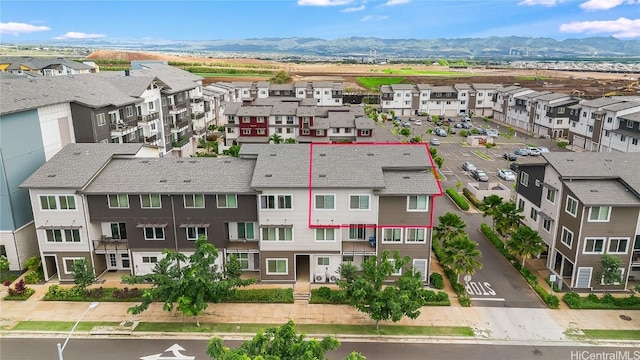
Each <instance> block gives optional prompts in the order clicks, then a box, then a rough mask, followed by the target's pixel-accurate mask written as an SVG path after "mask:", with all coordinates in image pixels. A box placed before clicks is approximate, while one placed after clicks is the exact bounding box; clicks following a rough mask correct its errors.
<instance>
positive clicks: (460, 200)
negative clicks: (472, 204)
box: [445, 188, 469, 211]
mask: <svg viewBox="0 0 640 360" xmlns="http://www.w3.org/2000/svg"><path fill="white" fill-rule="evenodd" d="M445 193H446V194H447V195H448V196H449V198H450V199H451V200H453V202H454V203H455V204H456V205H457V206H458V208H459V209H460V210H462V211H468V210H469V203H468V202H467V200H466V199H465V198H464V196H462V195H460V193H458V192H457V191H456V189H454V188H447V189H446V190H445Z"/></svg>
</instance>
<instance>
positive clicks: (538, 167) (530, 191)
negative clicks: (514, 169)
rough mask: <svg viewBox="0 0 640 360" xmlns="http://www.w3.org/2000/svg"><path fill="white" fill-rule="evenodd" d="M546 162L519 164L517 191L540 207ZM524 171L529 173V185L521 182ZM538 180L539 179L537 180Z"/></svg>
mask: <svg viewBox="0 0 640 360" xmlns="http://www.w3.org/2000/svg"><path fill="white" fill-rule="evenodd" d="M544 168H545V165H544V164H520V165H519V166H518V177H517V179H518V181H517V183H516V184H517V187H516V191H517V192H518V194H520V195H522V196H523V197H524V198H526V199H527V200H529V201H530V202H532V203H534V204H535V205H536V206H537V207H538V208H539V207H540V202H541V200H542V183H543V182H544ZM522 172H526V173H527V174H529V181H528V183H527V186H524V185H522V184H521V179H522ZM536 180H537V181H536Z"/></svg>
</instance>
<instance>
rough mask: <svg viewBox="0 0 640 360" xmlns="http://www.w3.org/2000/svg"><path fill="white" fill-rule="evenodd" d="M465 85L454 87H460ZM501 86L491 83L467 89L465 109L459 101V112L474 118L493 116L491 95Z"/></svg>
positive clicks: (476, 84)
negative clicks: (467, 97) (471, 115)
mask: <svg viewBox="0 0 640 360" xmlns="http://www.w3.org/2000/svg"><path fill="white" fill-rule="evenodd" d="M464 85H465V84H459V85H456V87H462V86H464ZM500 87H501V85H498V84H492V83H474V84H471V86H470V88H469V99H468V102H467V104H466V105H467V109H464V105H465V103H463V101H464V100H460V112H461V113H467V112H470V113H472V114H473V115H474V116H493V94H495V93H496V91H497V89H498V88H500Z"/></svg>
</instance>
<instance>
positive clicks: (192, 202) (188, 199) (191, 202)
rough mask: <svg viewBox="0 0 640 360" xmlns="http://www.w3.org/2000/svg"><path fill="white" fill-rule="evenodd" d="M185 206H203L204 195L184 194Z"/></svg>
mask: <svg viewBox="0 0 640 360" xmlns="http://www.w3.org/2000/svg"><path fill="white" fill-rule="evenodd" d="M184 207H185V208H200V209H201V208H204V195H202V194H190V195H185V196H184Z"/></svg>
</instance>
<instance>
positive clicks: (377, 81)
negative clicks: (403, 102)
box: [358, 77, 404, 91]
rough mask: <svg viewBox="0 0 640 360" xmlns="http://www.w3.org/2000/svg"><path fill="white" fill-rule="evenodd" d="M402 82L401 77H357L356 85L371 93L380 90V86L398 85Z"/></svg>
mask: <svg viewBox="0 0 640 360" xmlns="http://www.w3.org/2000/svg"><path fill="white" fill-rule="evenodd" d="M403 81H404V78H402V77H359V78H358V83H360V85H362V86H364V87H366V88H367V89H370V90H372V91H378V90H380V85H391V84H400V83H402V82H403Z"/></svg>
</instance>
